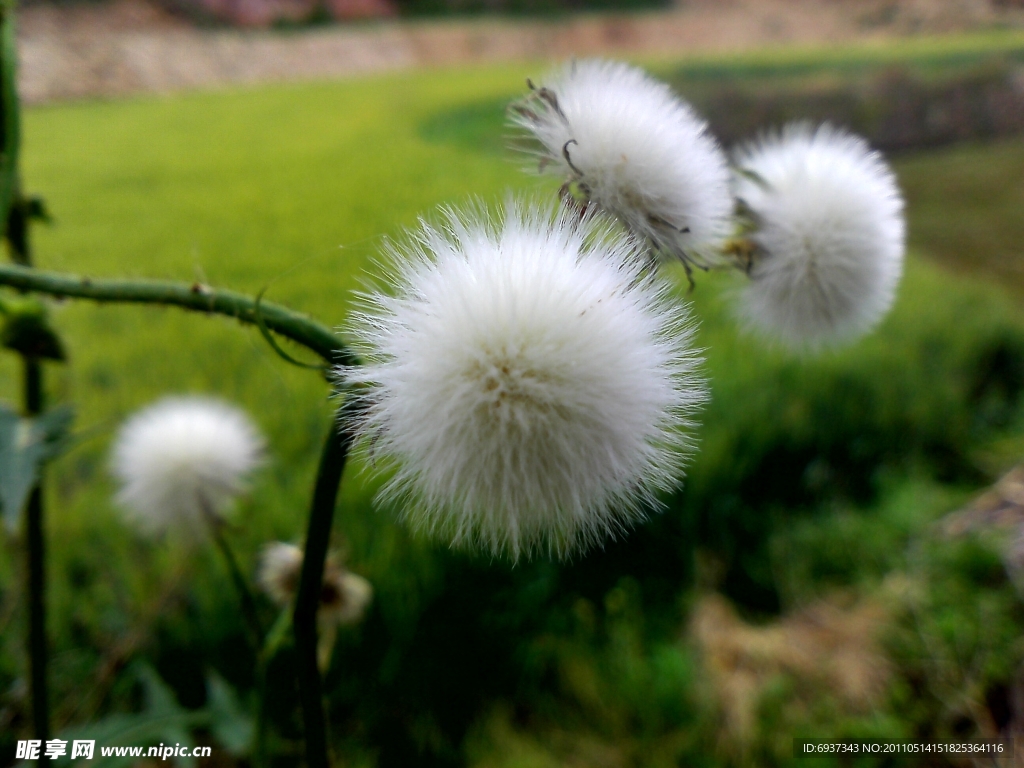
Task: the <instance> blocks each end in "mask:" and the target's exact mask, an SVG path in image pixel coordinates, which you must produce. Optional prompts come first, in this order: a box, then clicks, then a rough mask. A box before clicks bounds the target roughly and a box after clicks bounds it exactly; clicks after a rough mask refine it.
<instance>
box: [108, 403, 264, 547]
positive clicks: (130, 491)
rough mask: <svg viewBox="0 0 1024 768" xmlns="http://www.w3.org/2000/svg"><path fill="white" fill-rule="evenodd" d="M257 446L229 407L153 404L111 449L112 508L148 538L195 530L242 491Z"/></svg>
mask: <svg viewBox="0 0 1024 768" xmlns="http://www.w3.org/2000/svg"><path fill="white" fill-rule="evenodd" d="M263 446H264V442H263V438H262V437H261V436H260V434H259V432H258V431H257V430H256V427H255V426H254V425H253V424H252V422H251V421H250V420H249V417H248V416H247V415H246V414H245V413H244V412H243V411H241V410H239V409H238V408H235V407H234V406H231V405H228V404H227V403H223V402H221V401H219V400H213V399H209V398H202V397H170V398H167V399H165V400H161V401H159V402H158V403H156V404H155V405H152V406H150V407H148V408H146V409H144V410H142V411H140V412H139V413H137V414H135V415H134V416H132V417H131V418H130V419H129V420H128V421H127V422H126V423H125V424H124V426H123V427H122V428H121V431H120V433H119V434H118V436H117V439H116V440H115V442H114V447H113V456H112V461H111V464H112V469H113V472H114V475H115V476H116V477H117V479H118V480H119V481H120V483H121V490H120V493H119V494H118V496H117V500H118V502H120V503H121V504H122V505H123V506H124V507H125V509H126V510H127V511H128V513H129V515H130V517H131V519H132V520H133V521H134V522H136V523H138V524H139V526H140V527H141V528H143V529H144V530H146V531H149V532H157V531H161V530H164V529H166V528H168V527H172V526H175V527H179V526H180V527H182V528H186V529H187V528H189V527H190V526H194V525H198V524H202V523H203V517H204V516H210V515H216V514H218V513H220V512H221V511H222V510H223V509H224V508H225V507H226V506H227V505H228V504H229V503H230V502H231V501H232V500H233V499H234V498H235V496H237V495H238V494H239V493H240V492H241V491H242V490H243V489H244V480H245V476H246V475H247V474H248V473H249V472H250V471H251V470H252V469H254V468H255V467H256V466H257V465H258V464H259V463H260V461H261V459H262V455H263Z"/></svg>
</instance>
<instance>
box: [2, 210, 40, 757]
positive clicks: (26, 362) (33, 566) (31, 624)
mask: <svg viewBox="0 0 1024 768" xmlns="http://www.w3.org/2000/svg"><path fill="white" fill-rule="evenodd" d="M7 241H8V243H9V244H10V247H11V256H12V258H14V259H15V260H16V261H17V262H18V263H19V264H23V265H25V266H23V267H20V268H21V269H30V266H29V265H31V263H32V254H31V251H30V250H29V243H28V221H27V219H26V217H25V215H24V209H23V208H22V207H21V206H19V205H13V206H11V209H10V212H9V215H8V219H7ZM23 366H24V394H23V397H24V405H25V415H27V416H38V415H39V414H41V413H42V412H43V366H42V363H41V362H40V361H39V359H38V358H35V357H30V356H27V355H26V356H24V357H23ZM43 520H44V516H43V488H42V470H40V476H39V478H38V479H37V480H36V484H35V485H34V486H33V488H32V492H31V493H30V494H29V497H28V504H27V505H26V506H25V544H26V547H25V548H26V550H27V558H28V649H29V654H28V655H29V666H30V670H29V680H30V681H31V683H30V685H31V691H32V723H33V729H34V731H35V736H36V738H37V739H41V740H46V739H48V738H49V737H50V706H49V700H48V699H49V697H48V695H47V648H46V538H45V535H44V533H43Z"/></svg>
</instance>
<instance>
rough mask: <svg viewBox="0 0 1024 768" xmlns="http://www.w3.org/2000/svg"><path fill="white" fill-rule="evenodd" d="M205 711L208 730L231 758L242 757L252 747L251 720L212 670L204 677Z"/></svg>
mask: <svg viewBox="0 0 1024 768" xmlns="http://www.w3.org/2000/svg"><path fill="white" fill-rule="evenodd" d="M206 708H207V709H208V710H209V713H210V731H211V733H213V736H214V738H215V739H217V743H218V744H220V745H221V746H222V747H224V749H226V750H227V751H228V752H230V753H231V754H232V755H233V756H234V757H244V756H245V755H247V754H249V750H250V749H251V747H252V740H253V734H254V727H253V721H252V718H251V717H250V716H249V714H248V713H247V712H246V711H245V710H244V709H243V708H242V705H241V703H240V702H239V701H238V696H237V695H236V694H235V691H234V689H233V688H232V687H231V686H230V685H228V683H227V681H226V680H224V678H223V677H221V676H220V675H218V674H217V673H216V672H214V671H212V670H211V671H210V672H208V673H207V675H206Z"/></svg>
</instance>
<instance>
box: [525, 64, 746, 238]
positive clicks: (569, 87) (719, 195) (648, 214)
mask: <svg viewBox="0 0 1024 768" xmlns="http://www.w3.org/2000/svg"><path fill="white" fill-rule="evenodd" d="M510 115H511V119H512V121H513V123H514V124H516V125H517V126H519V127H521V128H523V129H525V130H526V131H528V132H529V134H530V135H532V136H533V137H534V138H535V139H536V141H537V142H539V144H540V148H541V149H540V155H541V164H542V166H543V167H544V168H545V169H546V170H548V171H551V172H553V173H556V174H558V175H560V176H562V177H564V178H565V179H567V180H570V181H574V182H578V184H579V185H580V187H581V189H582V191H583V192H584V194H585V196H586V198H587V199H588V201H589V202H590V203H592V204H594V205H597V206H598V207H600V208H601V209H603V210H604V211H606V212H607V213H610V214H612V215H613V216H616V217H617V218H619V219H620V220H621V221H622V222H623V223H624V224H625V225H626V226H627V227H628V228H629V229H631V230H632V231H633V232H635V233H636V234H637V235H639V236H640V237H644V238H649V239H650V240H652V241H653V242H654V243H656V244H657V245H658V246H659V247H660V248H662V249H664V250H665V251H666V252H668V253H670V254H673V255H676V256H680V255H682V254H687V255H688V256H690V257H694V256H700V255H703V254H705V253H706V252H707V251H708V250H709V249H710V248H711V247H712V246H714V245H715V244H716V243H717V242H718V241H719V240H721V239H722V238H723V237H725V236H726V235H728V232H729V221H730V215H731V213H732V197H731V196H730V193H729V171H728V163H727V161H726V158H725V156H724V154H723V153H722V151H721V149H720V148H719V146H718V144H717V142H716V141H715V139H714V138H713V137H712V136H711V134H710V133H709V132H708V130H707V124H706V123H705V122H704V121H703V120H701V119H700V118H699V117H698V116H697V115H696V114H695V113H694V111H693V109H692V108H691V107H690V106H689V105H688V104H686V103H685V102H684V101H682V100H681V99H680V98H679V97H678V96H676V95H675V93H673V91H672V89H671V88H669V87H668V86H667V85H665V84H664V83H661V82H658V81H657V80H654V79H653V78H651V77H650V76H649V75H647V74H646V73H645V72H644V71H643V70H641V69H638V68H637V67H632V66H629V65H628V64H623V63H620V62H611V61H603V60H598V59H591V60H586V61H579V62H573V63H570V64H568V65H566V66H564V67H563V68H561V69H559V70H557V71H555V72H553V73H551V74H550V75H549V76H548V77H547V78H545V79H544V80H543V81H541V83H539V88H538V90H536V91H535V92H534V94H533V95H532V96H531V97H530V98H529V99H528V100H527V101H525V102H522V103H520V104H518V105H514V106H513V108H512V109H511V110H510Z"/></svg>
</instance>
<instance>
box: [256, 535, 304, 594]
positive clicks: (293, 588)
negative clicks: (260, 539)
mask: <svg viewBox="0 0 1024 768" xmlns="http://www.w3.org/2000/svg"><path fill="white" fill-rule="evenodd" d="M301 572H302V550H301V549H299V548H298V547H296V546H295V545H294V544H285V543H284V542H283V541H275V542H273V543H271V544H267V545H266V546H265V547H263V551H262V552H261V553H260V561H259V566H258V568H257V569H256V582H257V583H258V584H259V585H260V589H262V590H263V592H264V593H265V594H266V595H267V597H269V598H270V599H271V600H272V601H273V603H274V604H275V605H277V606H280V607H284V606H286V605H288V603H290V602H291V601H292V598H294V597H295V593H296V592H297V591H298V589H299V574H300V573H301Z"/></svg>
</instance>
